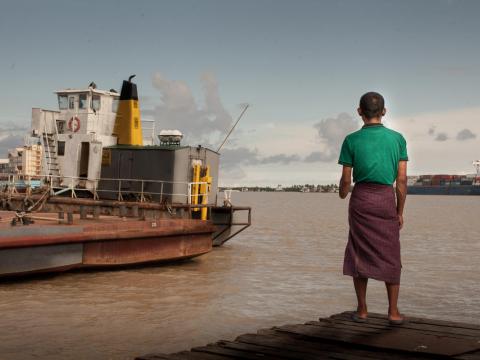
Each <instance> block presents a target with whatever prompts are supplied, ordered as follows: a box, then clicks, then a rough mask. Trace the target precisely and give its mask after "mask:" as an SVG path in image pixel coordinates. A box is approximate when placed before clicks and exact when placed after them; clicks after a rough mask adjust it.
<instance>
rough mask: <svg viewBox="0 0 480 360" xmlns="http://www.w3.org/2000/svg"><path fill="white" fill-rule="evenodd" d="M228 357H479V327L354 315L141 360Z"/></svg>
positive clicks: (140, 359) (351, 359)
mask: <svg viewBox="0 0 480 360" xmlns="http://www.w3.org/2000/svg"><path fill="white" fill-rule="evenodd" d="M159 359H171V360H182V359H183V360H188V359H195V360H225V359H263V360H270V359H345V360H347V359H348V360H361V359H364V360H367V359H462V360H475V359H480V326H478V325H472V324H464V323H454V322H448V321H439V320H431V319H423V318H413V317H412V318H409V319H408V322H406V323H405V324H403V325H400V326H399V325H390V324H389V322H388V320H387V319H386V317H385V316H384V315H380V314H369V321H368V323H363V324H361V323H356V322H353V321H352V320H351V312H345V313H341V314H336V315H333V316H331V317H329V318H324V319H320V320H319V321H311V322H307V323H305V324H299V325H284V326H280V327H274V328H271V329H264V330H259V331H258V332H257V333H256V334H244V335H241V336H239V337H238V338H236V339H235V341H224V340H222V341H218V342H217V343H214V344H209V345H206V346H203V347H197V348H193V349H192V350H191V351H182V352H179V353H176V354H170V355H166V354H151V355H145V356H140V357H138V358H137V360H159Z"/></svg>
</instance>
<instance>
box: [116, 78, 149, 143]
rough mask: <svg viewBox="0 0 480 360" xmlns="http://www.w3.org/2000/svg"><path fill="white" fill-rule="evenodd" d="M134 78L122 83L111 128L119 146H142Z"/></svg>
mask: <svg viewBox="0 0 480 360" xmlns="http://www.w3.org/2000/svg"><path fill="white" fill-rule="evenodd" d="M134 76H135V75H132V76H130V77H129V78H128V80H124V81H123V84H122V91H121V93H120V102H119V104H118V109H117V116H116V118H115V126H114V128H113V134H114V135H116V136H117V139H118V140H117V143H118V144H119V145H139V146H142V145H143V137H142V123H141V119H140V107H139V106H138V93H137V84H134V83H132V78H133V77H134Z"/></svg>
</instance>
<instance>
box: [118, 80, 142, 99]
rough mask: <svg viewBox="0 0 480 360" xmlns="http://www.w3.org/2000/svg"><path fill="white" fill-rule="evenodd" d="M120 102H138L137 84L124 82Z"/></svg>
mask: <svg viewBox="0 0 480 360" xmlns="http://www.w3.org/2000/svg"><path fill="white" fill-rule="evenodd" d="M120 100H138V93H137V84H134V83H132V82H130V81H127V80H123V84H122V92H121V93H120Z"/></svg>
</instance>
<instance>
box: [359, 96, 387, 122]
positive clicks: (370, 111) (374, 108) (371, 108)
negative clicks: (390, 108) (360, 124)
mask: <svg viewBox="0 0 480 360" xmlns="http://www.w3.org/2000/svg"><path fill="white" fill-rule="evenodd" d="M384 108H385V100H384V99H383V96H382V95H380V94H379V93H376V92H373V91H371V92H368V93H366V94H364V95H362V97H361V98H360V109H361V110H362V114H363V116H365V117H366V118H367V119H372V118H376V117H379V116H381V115H382V113H383V109H384Z"/></svg>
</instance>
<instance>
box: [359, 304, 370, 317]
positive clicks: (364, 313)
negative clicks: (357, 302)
mask: <svg viewBox="0 0 480 360" xmlns="http://www.w3.org/2000/svg"><path fill="white" fill-rule="evenodd" d="M357 316H358V317H359V318H360V319H366V318H367V317H368V311H367V308H366V307H364V308H362V307H360V306H359V307H357Z"/></svg>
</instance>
